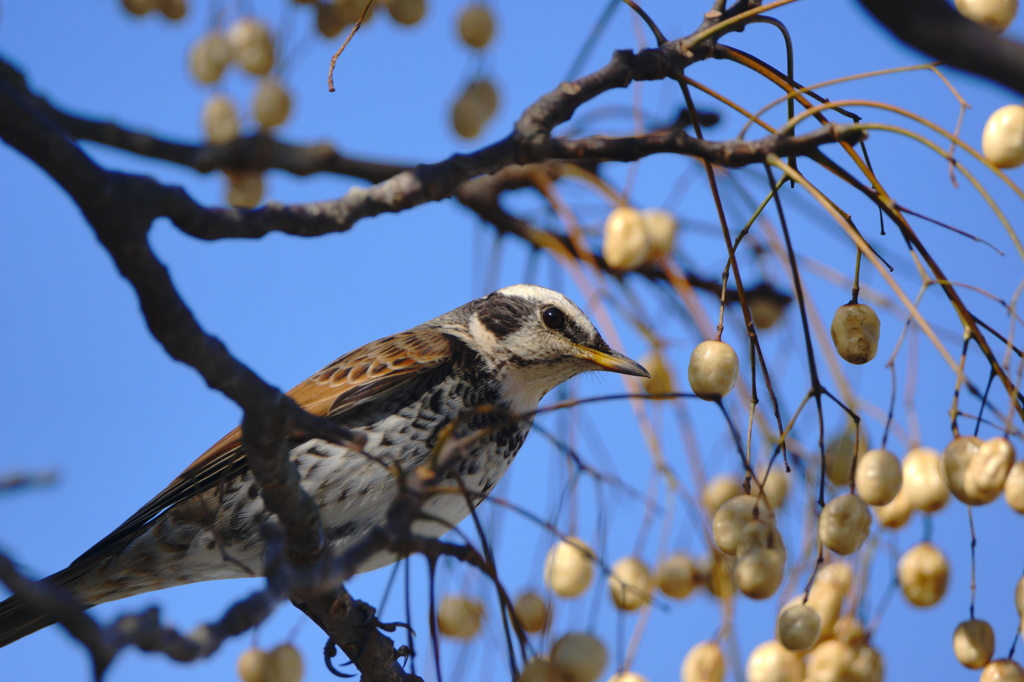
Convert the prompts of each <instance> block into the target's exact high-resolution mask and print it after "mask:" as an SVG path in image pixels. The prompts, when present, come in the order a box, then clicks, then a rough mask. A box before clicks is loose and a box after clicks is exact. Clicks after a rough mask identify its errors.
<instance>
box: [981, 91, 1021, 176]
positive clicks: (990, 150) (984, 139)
mask: <svg viewBox="0 0 1024 682" xmlns="http://www.w3.org/2000/svg"><path fill="white" fill-rule="evenodd" d="M981 152H982V154H984V155H985V158H986V159H988V160H989V161H991V162H992V163H994V164H995V165H996V166H998V167H999V168H1016V167H1017V166H1019V165H1021V164H1022V163H1024V107H1022V106H1021V105H1019V104H1007V105H1006V106H1003V107H999V108H998V109H996V110H995V111H994V112H992V115H991V116H989V117H988V121H986V122H985V128H984V129H983V130H982V132H981Z"/></svg>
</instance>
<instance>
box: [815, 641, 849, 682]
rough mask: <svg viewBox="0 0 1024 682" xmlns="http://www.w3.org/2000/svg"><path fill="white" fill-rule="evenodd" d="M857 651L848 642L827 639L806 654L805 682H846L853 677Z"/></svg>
mask: <svg viewBox="0 0 1024 682" xmlns="http://www.w3.org/2000/svg"><path fill="white" fill-rule="evenodd" d="M856 658H857V652H856V651H854V649H853V647H851V646H850V645H849V644H844V643H843V642H840V641H839V640H836V639H827V640H825V641H823V642H820V643H819V644H818V646H816V647H814V649H813V650H812V651H811V652H810V653H809V654H807V664H806V665H807V677H806V678H805V680H806V682H846V681H847V680H850V681H851V682H852V679H853V662H854V661H855V660H856Z"/></svg>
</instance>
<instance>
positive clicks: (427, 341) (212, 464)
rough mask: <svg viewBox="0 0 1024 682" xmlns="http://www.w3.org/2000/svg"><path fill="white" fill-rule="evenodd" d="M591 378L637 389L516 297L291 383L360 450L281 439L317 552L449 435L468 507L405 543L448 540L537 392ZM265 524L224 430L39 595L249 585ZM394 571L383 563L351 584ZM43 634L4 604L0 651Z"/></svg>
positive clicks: (441, 513)
mask: <svg viewBox="0 0 1024 682" xmlns="http://www.w3.org/2000/svg"><path fill="white" fill-rule="evenodd" d="M589 371H608V372H616V373H620V374H624V375H630V376H636V377H649V376H650V375H649V373H648V372H647V370H646V369H644V367H643V366H641V365H640V364H639V363H637V362H636V361H634V360H631V359H630V358H628V357H626V356H625V355H623V354H622V353H619V352H617V351H615V350H612V349H611V348H610V347H609V345H608V344H607V343H606V342H605V341H604V339H603V338H602V337H601V335H600V333H598V330H597V328H596V327H595V326H594V324H593V323H592V322H591V321H590V320H589V319H588V318H587V316H586V314H584V312H583V311H582V310H581V309H580V308H579V307H578V306H576V305H575V304H574V303H573V302H572V301H570V300H569V299H568V298H567V297H565V296H564V295H562V294H561V293H559V292H557V291H553V290H551V289H547V288H544V287H541V286H537V285H532V284H517V285H512V286H507V287H504V288H502V289H499V290H497V291H495V292H493V293H491V294H489V295H487V296H484V297H482V298H478V299H475V300H473V301H470V302H469V303H466V304H465V305H462V306H460V307H458V308H456V309H454V310H452V311H450V312H447V313H445V314H443V315H441V316H440V317H436V318H434V319H432V320H430V321H428V322H424V323H423V324H421V325H419V326H416V327H413V328H412V329H409V330H408V331H404V332H401V333H399V334H395V335H393V336H387V337H385V338H382V339H379V340H377V341H373V342H371V343H369V344H367V345H365V346H362V347H361V348H358V349H356V350H354V351H352V352H350V353H347V354H345V355H343V356H341V357H340V358H338V359H337V360H335V361H334V362H332V363H330V364H329V365H327V366H326V367H324V368H323V369H321V370H320V371H319V372H317V373H316V374H314V375H313V376H311V377H310V378H309V379H307V380H305V381H303V382H302V383H300V384H299V385H298V386H296V387H295V388H293V389H292V390H291V391H289V392H288V394H287V395H288V396H290V397H291V398H292V399H293V400H295V401H296V402H297V403H298V404H299V405H300V406H301V407H303V408H304V409H305V410H307V411H308V412H310V413H311V414H313V415H316V416H319V417H323V418H326V419H328V420H332V421H333V422H335V423H337V424H339V425H340V426H342V427H344V428H346V429H348V430H350V431H351V432H353V433H354V434H356V435H357V436H358V437H359V439H360V440H361V441H362V446H361V448H358V449H351V448H349V447H347V446H345V445H341V444H338V443H333V442H329V441H327V440H323V439H319V438H305V439H303V438H294V439H292V441H290V442H289V446H290V455H289V456H290V459H291V460H292V462H293V463H294V465H295V467H296V469H297V470H298V473H299V478H300V485H301V486H302V488H303V489H304V490H305V492H306V493H307V494H309V495H310V496H311V497H312V499H313V501H314V502H315V503H316V504H317V505H318V507H319V513H320V517H321V522H322V526H323V529H324V536H325V540H326V542H327V545H328V547H329V549H330V550H331V551H332V552H334V553H335V554H340V553H342V552H344V551H345V549H346V548H347V547H350V546H352V545H353V544H354V543H356V542H357V541H359V539H360V538H362V537H364V536H365V535H366V534H367V533H368V532H370V530H371V529H373V528H374V527H376V526H378V525H379V524H382V523H383V522H384V521H385V517H386V514H387V511H388V509H389V506H390V504H391V502H392V501H393V500H394V499H395V497H396V495H397V491H398V484H397V482H396V476H395V473H394V471H395V468H396V467H398V468H399V469H400V470H401V471H404V472H410V471H412V470H414V469H416V468H417V467H419V466H420V465H422V464H424V462H426V461H427V459H428V457H430V456H431V453H432V452H433V451H434V449H435V447H436V446H438V444H439V441H440V440H442V439H444V438H449V437H450V438H461V439H465V440H466V441H467V442H469V443H471V447H469V448H468V449H467V452H466V453H465V454H464V455H463V456H460V457H459V458H458V459H457V460H455V461H454V462H453V463H452V466H451V467H450V473H449V476H451V477H457V478H458V479H459V481H460V482H461V486H462V487H463V488H464V489H465V490H466V491H468V493H469V494H468V495H467V494H463V493H462V492H461V490H458V489H456V490H455V491H453V492H452V493H449V494H436V495H433V496H432V497H430V498H429V499H428V500H427V501H426V503H425V504H424V506H423V509H422V512H421V515H420V516H421V518H418V519H417V520H416V521H414V522H413V524H412V528H411V530H412V532H414V533H417V534H421V535H427V536H430V537H439V536H441V535H442V534H443V533H445V532H446V531H448V530H450V529H451V528H452V527H454V526H455V525H456V524H458V523H459V522H460V521H462V520H463V519H464V518H465V517H466V516H468V515H469V514H470V512H471V505H472V506H476V505H477V504H479V503H480V501H482V500H483V498H484V497H485V496H486V495H487V494H488V493H489V492H491V490H492V489H493V488H494V486H495V485H496V484H497V483H498V481H499V479H500V478H501V477H502V476H503V475H504V474H505V472H506V470H507V469H508V467H509V464H510V463H511V462H512V460H513V458H514V457H515V456H516V454H517V453H518V451H519V449H520V447H521V446H522V444H523V441H524V440H525V438H526V436H527V434H528V432H529V431H530V428H531V426H532V422H533V419H532V413H533V412H534V411H535V410H536V409H537V407H538V405H539V403H540V400H541V399H542V398H543V397H544V395H545V394H547V393H548V392H549V391H551V390H552V389H553V388H555V387H556V386H558V385H559V384H562V383H563V382H565V381H567V380H569V379H571V378H572V377H574V376H576V375H578V374H581V373H584V372H589ZM481 408H491V409H481ZM509 415H515V416H516V417H515V418H510V416H509ZM353 447H355V446H353ZM271 518H272V515H271V513H270V512H269V511H267V510H266V508H265V506H264V503H263V500H262V498H261V496H260V493H259V486H258V484H257V482H256V480H255V478H254V476H253V474H252V472H251V471H250V470H249V468H248V466H247V464H246V458H245V452H244V449H243V445H242V434H241V429H240V428H236V429H234V430H233V431H231V432H230V433H229V434H227V435H226V436H225V437H224V438H222V439H221V440H220V441H218V442H217V443H216V444H214V445H213V446H212V447H211V448H210V449H209V450H207V451H206V452H205V453H204V454H203V455H202V456H200V457H199V458H198V459H197V460H196V461H195V462H193V463H192V464H191V465H190V466H189V467H188V468H186V469H185V470H184V471H183V472H182V473H181V475H179V476H178V477H177V478H175V479H174V481H172V482H171V484H170V485H168V486H167V487H166V488H165V489H164V490H163V491H162V492H160V493H159V494H158V495H156V497H154V498H153V499H152V500H150V501H149V502H148V503H146V504H145V505H144V506H143V507H142V508H141V509H139V510H138V511H137V512H136V513H135V514H133V515H132V516H131V517H129V518H128V520H126V521H125V522H124V523H122V524H121V525H120V526H118V527H117V528H116V529H115V530H114V531H113V532H111V533H110V534H109V535H107V536H106V537H105V538H103V539H102V540H100V541H99V542H98V543H96V544H95V545H94V546H93V547H91V548H90V549H88V550H87V551H86V552H85V553H84V554H82V555H81V556H80V557H78V558H77V559H76V560H74V561H73V562H71V564H70V565H69V566H68V567H67V568H65V569H63V570H61V571H58V572H57V573H55V574H53V575H52V576H50V577H49V578H45V579H44V581H43V582H45V583H46V584H49V585H52V586H56V587H58V588H60V589H62V590H63V591H65V592H66V593H67V594H69V595H71V596H72V597H73V598H74V599H75V600H77V602H78V603H80V604H81V605H82V607H83V608H90V607H92V606H95V605H97V604H102V603H105V602H109V601H113V600H117V599H122V598H125V597H129V596H133V595H137V594H142V593H145V592H149V591H152V590H159V589H164V588H169V587H174V586H177V585H183V584H188V583H193V582H200V581H206V580H219V579H225V578H242V577H253V576H259V575H262V573H263V550H264V545H263V542H262V540H261V535H260V533H259V527H260V525H261V524H263V523H264V522H266V521H268V520H269V519H271ZM397 558H398V557H397V556H395V555H394V554H390V553H388V552H385V551H381V552H378V553H377V554H375V555H373V556H371V557H370V558H369V559H367V560H365V561H364V562H363V563H362V564H360V565H359V566H358V567H357V569H356V571H357V572H365V571H369V570H373V569H375V568H379V567H381V566H384V565H387V564H389V563H392V562H393V561H395V560H397ZM53 622H55V619H54V618H53V617H52V616H49V615H48V614H46V613H44V612H40V611H39V610H37V609H36V608H33V606H32V605H31V604H30V603H29V602H27V601H26V600H24V599H23V598H21V597H19V596H17V595H15V596H12V597H10V598H8V599H7V600H6V601H4V602H2V603H0V646H5V645H7V644H9V643H11V642H13V641H15V640H17V639H20V638H22V637H24V636H26V635H29V634H31V633H33V632H35V631H36V630H39V629H41V628H43V627H46V626H48V625H51V624H53Z"/></svg>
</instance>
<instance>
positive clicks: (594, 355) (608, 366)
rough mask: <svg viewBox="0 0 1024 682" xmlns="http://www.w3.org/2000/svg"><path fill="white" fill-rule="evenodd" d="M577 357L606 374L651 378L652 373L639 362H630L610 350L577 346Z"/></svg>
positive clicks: (618, 353) (623, 356)
mask: <svg viewBox="0 0 1024 682" xmlns="http://www.w3.org/2000/svg"><path fill="white" fill-rule="evenodd" d="M576 355H577V357H580V358H583V359H584V360H589V361H590V362H592V363H594V364H595V365H597V366H598V367H600V368H601V369H603V370H605V371H606V372H618V373H619V374H628V375H630V376H634V377H643V378H645V379H648V378H650V376H651V373H650V372H648V371H647V370H646V369H644V367H643V365H641V364H640V363H639V362H637V361H636V360H630V359H629V358H627V357H626V356H625V355H623V354H622V353H620V352H618V351H614V350H611V349H610V348H609V349H608V350H605V351H602V350H597V349H596V348H588V347H587V346H576Z"/></svg>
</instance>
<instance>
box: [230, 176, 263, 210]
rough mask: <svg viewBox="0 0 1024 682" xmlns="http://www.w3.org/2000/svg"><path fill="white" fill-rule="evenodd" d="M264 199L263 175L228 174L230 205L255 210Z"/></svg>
mask: <svg viewBox="0 0 1024 682" xmlns="http://www.w3.org/2000/svg"><path fill="white" fill-rule="evenodd" d="M262 199H263V175H262V174H261V173H258V172H255V173H250V172H242V173H228V203H229V204H230V205H232V206H236V207H238V208H255V207H256V206H258V205H259V203H260V201H261V200H262Z"/></svg>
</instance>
